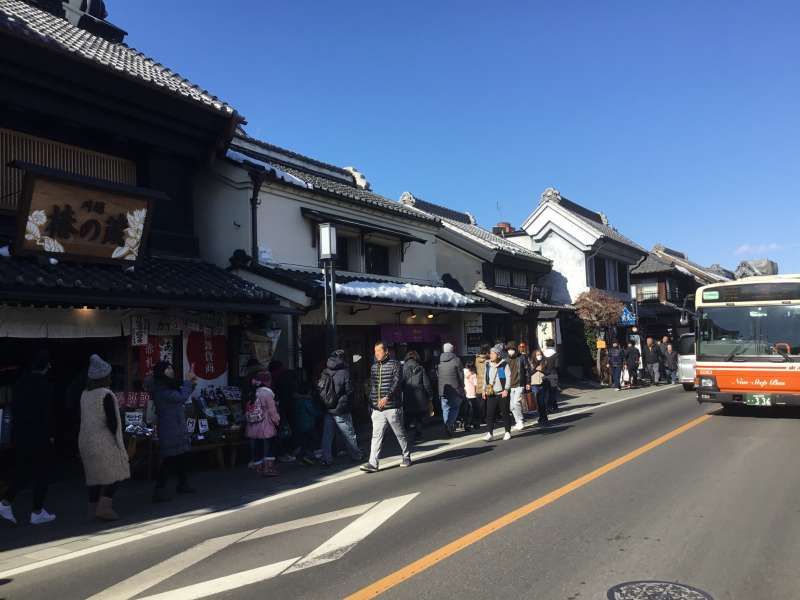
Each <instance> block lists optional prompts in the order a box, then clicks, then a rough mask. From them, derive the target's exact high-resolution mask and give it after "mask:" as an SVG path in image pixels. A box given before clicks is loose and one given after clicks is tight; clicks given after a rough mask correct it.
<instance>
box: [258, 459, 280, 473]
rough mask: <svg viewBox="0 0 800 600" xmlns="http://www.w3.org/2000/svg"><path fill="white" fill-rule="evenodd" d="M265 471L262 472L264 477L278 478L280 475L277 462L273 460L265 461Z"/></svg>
mask: <svg viewBox="0 0 800 600" xmlns="http://www.w3.org/2000/svg"><path fill="white" fill-rule="evenodd" d="M263 465H264V466H263V468H264V470H263V471H262V473H261V474H262V475H263V476H264V477H277V476H278V475H280V471H278V469H276V468H275V461H273V460H265V461H264V463H263Z"/></svg>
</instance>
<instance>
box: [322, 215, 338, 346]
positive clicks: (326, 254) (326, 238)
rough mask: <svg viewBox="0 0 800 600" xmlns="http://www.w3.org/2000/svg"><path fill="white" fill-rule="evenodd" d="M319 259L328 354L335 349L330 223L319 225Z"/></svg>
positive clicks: (333, 250) (333, 251)
mask: <svg viewBox="0 0 800 600" xmlns="http://www.w3.org/2000/svg"><path fill="white" fill-rule="evenodd" d="M319 257H320V260H321V261H322V265H323V266H322V274H323V284H324V286H325V292H324V302H325V322H326V325H327V332H326V336H325V339H326V342H327V344H326V345H327V351H328V354H330V353H331V352H333V351H334V350H335V349H336V266H335V263H336V226H335V225H333V224H332V223H320V225H319Z"/></svg>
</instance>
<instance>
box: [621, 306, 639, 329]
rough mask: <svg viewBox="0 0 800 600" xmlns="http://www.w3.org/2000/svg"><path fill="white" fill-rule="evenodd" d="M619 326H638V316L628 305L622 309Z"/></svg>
mask: <svg viewBox="0 0 800 600" xmlns="http://www.w3.org/2000/svg"><path fill="white" fill-rule="evenodd" d="M619 324H620V325H622V326H624V327H630V326H632V325H636V315H635V314H634V313H633V311H632V310H631V309H630V307H629V306H628V305H627V304H626V305H625V306H623V307H622V314H621V315H620V317H619Z"/></svg>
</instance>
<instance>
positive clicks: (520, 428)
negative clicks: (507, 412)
mask: <svg viewBox="0 0 800 600" xmlns="http://www.w3.org/2000/svg"><path fill="white" fill-rule="evenodd" d="M524 427H525V425H523V424H522V423H517V424H516V425H514V426H513V427H512V428H511V431H522V430H523V428H524Z"/></svg>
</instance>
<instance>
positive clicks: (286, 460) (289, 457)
mask: <svg viewBox="0 0 800 600" xmlns="http://www.w3.org/2000/svg"><path fill="white" fill-rule="evenodd" d="M296 460H297V459H296V458H295V457H294V456H292V455H291V454H284V455H283V456H279V457H278V462H282V463H293V462H294V461H296Z"/></svg>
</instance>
